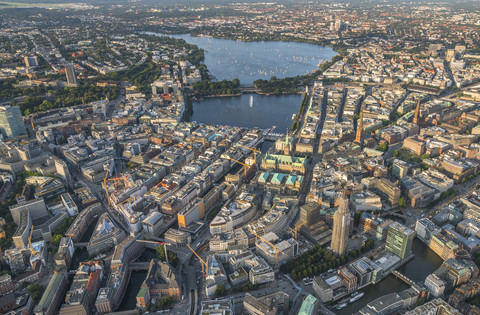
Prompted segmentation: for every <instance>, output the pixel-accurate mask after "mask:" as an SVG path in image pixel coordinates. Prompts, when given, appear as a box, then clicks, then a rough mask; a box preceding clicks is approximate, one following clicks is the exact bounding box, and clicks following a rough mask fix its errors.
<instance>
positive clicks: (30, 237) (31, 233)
mask: <svg viewBox="0 0 480 315" xmlns="http://www.w3.org/2000/svg"><path fill="white" fill-rule="evenodd" d="M32 235H33V224H32V227H31V228H30V236H29V237H28V246H29V247H30V252H32V255H33V254H35V250H34V249H33V246H32Z"/></svg>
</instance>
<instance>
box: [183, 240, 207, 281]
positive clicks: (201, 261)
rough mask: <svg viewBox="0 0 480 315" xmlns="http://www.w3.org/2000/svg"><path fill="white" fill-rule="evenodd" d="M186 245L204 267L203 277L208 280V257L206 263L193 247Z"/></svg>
mask: <svg viewBox="0 0 480 315" xmlns="http://www.w3.org/2000/svg"><path fill="white" fill-rule="evenodd" d="M185 245H187V247H188V249H190V250H191V251H192V253H194V254H195V256H197V258H198V259H199V260H200V264H201V265H202V273H203V277H204V278H206V277H207V275H208V256H207V262H205V261H204V260H203V259H202V257H200V255H198V254H197V252H196V251H195V250H194V249H193V248H192V247H190V245H188V244H185Z"/></svg>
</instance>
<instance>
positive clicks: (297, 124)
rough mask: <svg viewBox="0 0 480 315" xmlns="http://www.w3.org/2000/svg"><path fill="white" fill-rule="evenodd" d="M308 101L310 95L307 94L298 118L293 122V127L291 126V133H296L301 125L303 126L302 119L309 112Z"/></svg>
mask: <svg viewBox="0 0 480 315" xmlns="http://www.w3.org/2000/svg"><path fill="white" fill-rule="evenodd" d="M308 100H309V97H308V95H307V94H305V95H303V99H302V102H301V103H300V107H299V108H298V112H297V116H295V120H294V121H293V123H292V126H290V131H291V132H294V131H295V130H297V129H298V128H300V124H301V119H300V118H301V117H302V115H303V114H304V113H305V112H306V110H307V106H308Z"/></svg>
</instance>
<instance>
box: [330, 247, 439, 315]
mask: <svg viewBox="0 0 480 315" xmlns="http://www.w3.org/2000/svg"><path fill="white" fill-rule="evenodd" d="M412 252H413V254H414V255H415V258H413V259H412V260H411V261H409V262H408V263H407V264H405V265H404V266H402V267H401V268H399V269H398V271H399V272H401V273H403V274H404V275H406V276H407V277H408V278H410V279H412V280H414V281H422V282H423V281H425V278H426V277H427V276H428V275H429V274H431V273H432V272H434V271H435V270H436V269H437V268H438V267H440V265H441V264H442V262H443V260H442V259H441V258H440V257H439V256H437V254H435V253H434V252H433V251H432V250H431V249H430V248H428V247H427V246H426V245H425V244H423V243H422V242H421V241H420V240H418V239H417V238H415V239H414V241H413V245H412ZM408 288H409V286H408V285H407V284H406V283H405V282H403V281H401V280H399V279H398V278H396V277H395V276H393V275H390V276H388V277H386V278H385V279H383V280H382V281H381V282H380V283H378V284H376V285H369V286H367V287H366V288H364V289H362V290H360V291H361V292H364V293H365V295H364V296H363V297H362V298H361V299H360V300H358V301H357V302H355V303H353V304H350V305H348V306H347V307H346V308H344V309H342V310H340V311H335V313H336V314H339V315H351V314H355V313H356V312H357V311H358V310H360V309H361V308H362V307H364V306H365V305H367V304H368V303H369V302H371V301H373V300H375V299H376V298H379V297H381V296H383V295H386V294H389V293H394V292H400V291H402V290H404V289H408Z"/></svg>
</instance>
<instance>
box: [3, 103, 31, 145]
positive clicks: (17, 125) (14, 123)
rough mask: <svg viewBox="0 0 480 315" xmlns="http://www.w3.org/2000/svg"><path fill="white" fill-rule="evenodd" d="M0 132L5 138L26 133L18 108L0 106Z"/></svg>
mask: <svg viewBox="0 0 480 315" xmlns="http://www.w3.org/2000/svg"><path fill="white" fill-rule="evenodd" d="M0 132H1V134H2V135H3V137H5V138H14V137H18V136H20V135H24V134H26V133H27V130H26V129H25V124H24V123H23V119H22V113H21V112H20V107H18V106H10V105H6V106H0Z"/></svg>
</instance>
